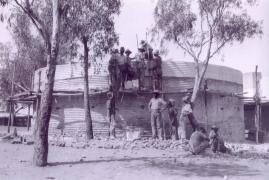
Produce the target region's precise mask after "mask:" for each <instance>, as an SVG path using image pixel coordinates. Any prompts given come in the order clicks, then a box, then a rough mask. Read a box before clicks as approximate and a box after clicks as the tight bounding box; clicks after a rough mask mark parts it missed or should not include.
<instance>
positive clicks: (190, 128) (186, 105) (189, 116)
mask: <svg viewBox="0 0 269 180" xmlns="http://www.w3.org/2000/svg"><path fill="white" fill-rule="evenodd" d="M182 101H183V107H182V109H181V114H180V118H179V122H180V130H181V133H180V135H181V139H182V140H186V139H189V137H190V134H191V133H192V132H194V131H195V130H196V128H197V125H196V122H195V119H194V116H193V111H192V105H191V101H190V96H185V97H183V98H182Z"/></svg>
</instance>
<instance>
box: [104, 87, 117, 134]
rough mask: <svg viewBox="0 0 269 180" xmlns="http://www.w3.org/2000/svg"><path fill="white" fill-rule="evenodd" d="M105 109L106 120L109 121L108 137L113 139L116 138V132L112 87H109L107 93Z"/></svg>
mask: <svg viewBox="0 0 269 180" xmlns="http://www.w3.org/2000/svg"><path fill="white" fill-rule="evenodd" d="M106 107H107V118H108V120H109V137H110V138H112V139H114V138H116V132H115V125H116V122H115V117H116V100H115V94H114V91H113V88H112V86H110V87H109V91H108V93H107V102H106Z"/></svg>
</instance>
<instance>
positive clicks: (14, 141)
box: [11, 137, 22, 144]
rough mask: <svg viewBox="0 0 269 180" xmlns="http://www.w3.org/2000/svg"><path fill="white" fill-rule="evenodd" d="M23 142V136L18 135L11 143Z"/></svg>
mask: <svg viewBox="0 0 269 180" xmlns="http://www.w3.org/2000/svg"><path fill="white" fill-rule="evenodd" d="M21 143H22V138H21V137H16V138H14V139H13V140H12V141H11V144H21Z"/></svg>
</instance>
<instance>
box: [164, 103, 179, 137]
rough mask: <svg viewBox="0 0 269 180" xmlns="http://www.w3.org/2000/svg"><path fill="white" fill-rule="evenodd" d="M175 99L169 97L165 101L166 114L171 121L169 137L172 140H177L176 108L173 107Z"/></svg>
mask: <svg viewBox="0 0 269 180" xmlns="http://www.w3.org/2000/svg"><path fill="white" fill-rule="evenodd" d="M175 103H176V101H175V100H174V99H169V101H168V103H167V109H168V116H169V119H170V123H171V137H172V139H174V140H178V139H179V137H178V121H177V114H178V109H177V108H176V107H175Z"/></svg>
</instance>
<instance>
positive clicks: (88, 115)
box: [82, 37, 93, 140]
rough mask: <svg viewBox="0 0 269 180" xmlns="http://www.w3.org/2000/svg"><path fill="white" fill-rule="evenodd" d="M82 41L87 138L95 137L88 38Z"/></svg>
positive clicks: (83, 38)
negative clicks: (90, 98)
mask: <svg viewBox="0 0 269 180" xmlns="http://www.w3.org/2000/svg"><path fill="white" fill-rule="evenodd" d="M82 43H83V47H84V60H83V66H84V110H85V111H84V112H85V123H86V137H87V140H90V139H93V129H92V117H91V107H90V101H89V76H88V69H89V68H88V64H89V59H88V58H89V57H88V56H89V49H88V45H87V43H88V38H87V37H82Z"/></svg>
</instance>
